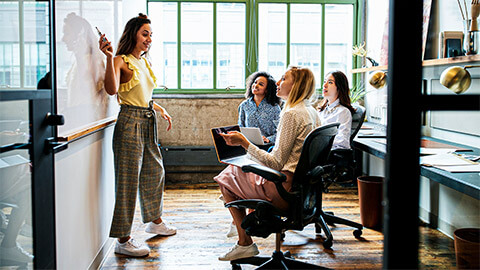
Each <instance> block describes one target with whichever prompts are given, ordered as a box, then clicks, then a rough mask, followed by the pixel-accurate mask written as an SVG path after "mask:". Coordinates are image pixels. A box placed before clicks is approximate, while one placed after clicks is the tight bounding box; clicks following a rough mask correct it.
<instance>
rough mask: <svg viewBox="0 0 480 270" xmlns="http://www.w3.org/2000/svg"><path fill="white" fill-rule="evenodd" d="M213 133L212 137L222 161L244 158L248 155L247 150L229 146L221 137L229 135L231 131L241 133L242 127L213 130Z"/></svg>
mask: <svg viewBox="0 0 480 270" xmlns="http://www.w3.org/2000/svg"><path fill="white" fill-rule="evenodd" d="M211 131H212V136H213V140H214V144H215V149H216V150H217V155H218V158H219V159H220V160H225V159H227V158H232V157H238V156H242V155H245V154H246V153H247V152H246V151H245V149H244V148H243V147H241V146H229V145H227V143H226V142H225V140H224V139H223V137H222V136H220V133H228V132H229V131H238V132H240V127H239V126H238V125H235V126H226V127H218V128H212V130H211Z"/></svg>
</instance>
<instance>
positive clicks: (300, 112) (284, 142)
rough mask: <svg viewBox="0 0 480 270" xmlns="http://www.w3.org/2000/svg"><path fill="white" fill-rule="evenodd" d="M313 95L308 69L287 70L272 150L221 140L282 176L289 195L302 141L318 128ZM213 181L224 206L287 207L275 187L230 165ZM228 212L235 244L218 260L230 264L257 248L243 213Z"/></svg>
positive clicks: (235, 138) (234, 135)
mask: <svg viewBox="0 0 480 270" xmlns="http://www.w3.org/2000/svg"><path fill="white" fill-rule="evenodd" d="M314 94H315V78H314V75H313V73H312V71H311V70H309V69H308V68H301V67H290V68H289V69H288V70H287V71H286V72H285V74H284V75H283V76H282V78H281V79H280V80H279V81H278V82H277V96H278V97H280V98H282V99H283V100H285V101H286V103H285V107H284V108H283V110H282V112H281V114H280V122H279V125H278V130H277V138H276V140H275V147H274V148H273V150H272V151H271V152H270V153H269V152H266V151H263V150H261V149H260V148H258V147H257V146H255V145H254V144H252V143H250V142H249V141H248V140H247V139H246V138H245V136H244V135H243V134H242V133H240V132H235V131H234V132H229V133H228V134H222V136H223V138H224V139H225V141H226V143H227V144H228V145H232V146H237V145H241V146H242V147H243V148H245V149H246V150H247V152H248V153H249V154H250V156H251V157H252V158H253V159H254V160H255V161H257V162H259V163H261V164H263V165H265V166H267V167H269V168H272V169H275V170H277V171H281V172H282V173H283V174H285V175H286V176H287V180H286V181H285V182H284V183H283V186H284V187H285V190H287V191H289V190H290V188H291V185H292V178H293V173H294V172H295V168H296V166H297V163H298V160H299V158H300V154H301V151H302V146H303V141H304V140H305V138H306V137H307V135H308V134H309V133H310V132H311V131H312V130H313V129H315V128H316V127H318V126H320V118H319V116H318V113H317V112H316V111H315V109H314V108H313V107H312V105H311V104H312V100H311V99H313V98H314ZM214 180H215V181H217V182H218V184H219V186H220V191H221V192H222V195H223V197H224V199H225V202H226V203H229V202H231V201H235V200H239V199H261V200H266V201H269V202H271V203H272V204H273V205H274V206H276V207H278V208H281V209H288V203H287V202H286V201H285V200H283V199H282V198H281V197H280V195H279V194H278V192H277V189H276V187H275V184H274V183H272V182H269V181H267V180H266V179H264V178H262V177H261V176H258V175H256V174H253V173H244V172H242V168H239V167H236V166H232V165H229V166H228V167H227V168H226V169H225V170H223V171H222V172H221V173H220V174H219V175H217V176H216V177H215V178H214ZM229 210H230V214H231V215H232V217H233V220H234V222H235V226H236V227H237V232H238V237H239V238H238V243H237V244H235V245H234V247H233V248H232V249H231V250H230V251H229V252H227V253H226V254H225V255H223V256H220V257H219V258H218V259H219V260H222V261H231V260H236V259H241V258H247V257H251V256H255V255H257V254H258V253H259V251H258V248H257V246H256V244H255V243H253V241H252V238H251V237H250V236H249V235H247V234H246V232H245V230H244V229H243V228H242V227H241V225H240V224H241V223H242V220H243V219H244V218H245V216H246V212H245V210H244V209H237V208H233V207H232V208H229Z"/></svg>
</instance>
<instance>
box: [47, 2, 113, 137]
mask: <svg viewBox="0 0 480 270" xmlns="http://www.w3.org/2000/svg"><path fill="white" fill-rule="evenodd" d="M120 3H121V2H120ZM116 5H118V1H56V2H55V12H56V14H55V16H56V19H55V20H56V31H55V35H56V60H57V62H56V65H57V66H56V75H57V78H56V80H57V98H56V102H57V112H58V114H61V115H63V116H64V117H65V125H63V126H59V127H58V136H60V137H62V136H64V135H67V134H72V133H74V132H77V131H80V130H82V129H85V128H88V127H90V126H92V125H95V124H96V123H98V122H102V121H103V120H104V119H106V118H111V117H114V116H115V115H116V114H117V113H118V110H119V105H118V103H117V100H116V97H115V96H109V95H108V94H107V93H106V92H105V89H104V86H103V81H104V76H105V58H106V57H105V55H104V54H103V53H102V52H101V51H100V50H99V48H98V39H99V37H98V34H97V33H96V32H94V30H95V26H97V27H98V28H99V29H100V30H101V31H102V32H104V33H105V34H106V35H107V37H108V39H109V40H110V41H112V44H113V45H114V46H115V44H114V43H115V41H116V40H117V37H118V36H119V33H117V32H118V29H119V27H118V23H119V15H118V12H117V11H118V10H119V9H118V8H117V7H116Z"/></svg>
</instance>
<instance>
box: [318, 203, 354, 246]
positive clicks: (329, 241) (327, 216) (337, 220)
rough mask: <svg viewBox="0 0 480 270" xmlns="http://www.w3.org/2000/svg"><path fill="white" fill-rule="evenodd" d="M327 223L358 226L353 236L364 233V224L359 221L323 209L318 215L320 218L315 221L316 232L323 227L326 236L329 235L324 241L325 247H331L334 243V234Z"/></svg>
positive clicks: (319, 231)
mask: <svg viewBox="0 0 480 270" xmlns="http://www.w3.org/2000/svg"><path fill="white" fill-rule="evenodd" d="M327 224H328V225H334V224H343V225H347V226H350V227H353V228H356V230H355V231H353V236H355V238H360V236H361V235H362V230H363V226H362V224H359V223H357V222H353V221H350V220H348V219H344V218H341V217H337V216H335V215H334V214H333V212H323V211H322V214H321V215H320V216H319V217H318V220H317V221H316V222H315V233H317V234H320V233H321V231H322V229H323V231H324V233H325V236H326V237H327V238H326V239H325V240H324V241H323V247H324V248H331V247H332V245H333V235H332V233H331V232H330V228H329V227H328V225H327Z"/></svg>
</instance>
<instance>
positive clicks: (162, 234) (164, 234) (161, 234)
mask: <svg viewBox="0 0 480 270" xmlns="http://www.w3.org/2000/svg"><path fill="white" fill-rule="evenodd" d="M145 232H147V233H151V234H156V235H160V236H172V235H175V234H177V231H175V232H173V233H157V232H154V231H151V230H145Z"/></svg>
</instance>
